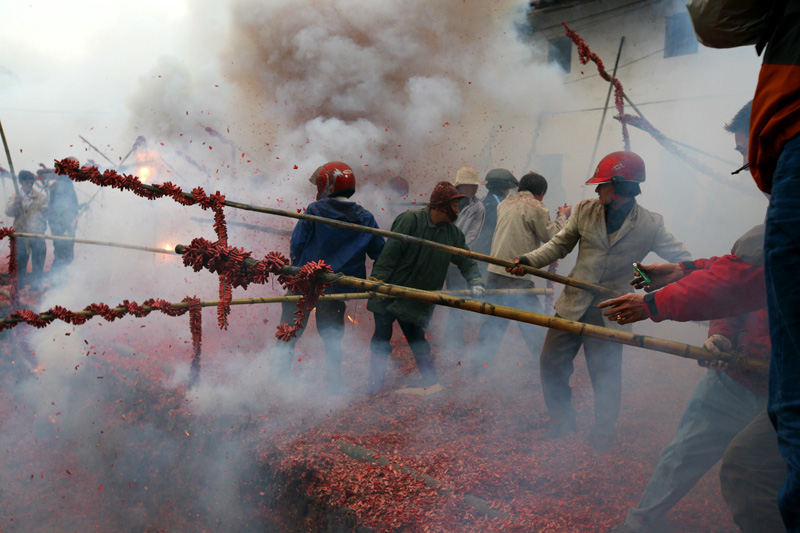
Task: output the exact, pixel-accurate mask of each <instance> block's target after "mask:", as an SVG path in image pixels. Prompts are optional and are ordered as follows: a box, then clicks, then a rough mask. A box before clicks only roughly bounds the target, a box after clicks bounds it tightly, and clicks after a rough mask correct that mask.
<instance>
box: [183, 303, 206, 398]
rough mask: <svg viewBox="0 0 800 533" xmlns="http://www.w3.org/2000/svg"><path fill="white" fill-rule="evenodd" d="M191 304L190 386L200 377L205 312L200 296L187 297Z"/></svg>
mask: <svg viewBox="0 0 800 533" xmlns="http://www.w3.org/2000/svg"><path fill="white" fill-rule="evenodd" d="M183 301H184V302H187V303H188V304H189V331H190V332H191V334H192V364H191V366H190V370H189V387H191V386H192V385H194V384H195V383H197V381H198V380H199V379H200V348H201V346H202V344H203V313H202V309H203V308H202V307H201V306H200V298H198V297H197V296H194V297H191V298H190V297H188V296H187V297H186V298H184V299H183Z"/></svg>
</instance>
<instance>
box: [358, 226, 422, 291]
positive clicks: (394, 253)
mask: <svg viewBox="0 0 800 533" xmlns="http://www.w3.org/2000/svg"><path fill="white" fill-rule="evenodd" d="M414 217H415V214H414V213H413V212H412V211H406V212H405V213H401V214H400V215H398V216H397V218H395V219H394V222H392V231H393V232H395V233H402V234H404V235H414V230H415V228H416V219H415V218H414ZM411 246H412V245H410V244H408V243H405V242H402V241H399V240H397V239H387V241H386V245H385V246H384V247H383V250H382V251H381V255H380V256H379V257H378V259H377V260H376V261H375V264H374V265H372V273H371V274H370V276H369V279H372V280H376V281H383V282H386V281H388V280H389V279H391V276H392V272H394V269H395V268H396V267H397V265H398V264H399V263H400V261H401V260H402V258H403V256H404V255H405V254H406V253H407V252H408V251H409V248H411ZM413 246H419V245H418V244H415V245H413Z"/></svg>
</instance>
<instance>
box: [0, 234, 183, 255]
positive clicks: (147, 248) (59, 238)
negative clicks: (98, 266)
mask: <svg viewBox="0 0 800 533" xmlns="http://www.w3.org/2000/svg"><path fill="white" fill-rule="evenodd" d="M12 235H15V236H17V237H22V238H23V239H47V240H48V241H67V242H76V243H79V244H93V245H96V246H110V247H111V248H126V249H128V250H141V251H143V252H153V253H156V254H174V253H175V252H174V251H173V250H167V249H165V248H153V247H152V246H138V245H136V244H125V243H122V242H111V241H93V240H90V239H78V238H76V237H62V236H59V235H45V234H43V233H25V232H21V231H15V232H14V233H12Z"/></svg>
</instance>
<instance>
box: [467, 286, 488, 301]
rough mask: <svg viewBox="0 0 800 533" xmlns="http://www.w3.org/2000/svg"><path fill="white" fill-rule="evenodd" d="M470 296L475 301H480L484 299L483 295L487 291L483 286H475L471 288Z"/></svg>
mask: <svg viewBox="0 0 800 533" xmlns="http://www.w3.org/2000/svg"><path fill="white" fill-rule="evenodd" d="M470 294H471V296H472V298H473V299H474V300H480V299H482V298H483V295H484V294H486V290H485V289H484V288H483V285H473V286H472V287H471V288H470Z"/></svg>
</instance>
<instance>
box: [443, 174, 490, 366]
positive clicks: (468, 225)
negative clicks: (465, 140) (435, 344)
mask: <svg viewBox="0 0 800 533" xmlns="http://www.w3.org/2000/svg"><path fill="white" fill-rule="evenodd" d="M480 185H486V181H481V179H480V178H479V177H478V171H477V170H475V169H474V168H472V167H461V168H460V169H458V172H456V181H455V183H453V186H455V188H456V190H457V191H458V193H459V194H463V195H464V198H462V199H461V201H460V202H459V203H458V218H457V219H456V221H455V222H454V224H455V226H456V227H457V228H458V229H460V230H461V232H462V233H463V234H464V238H465V239H466V245H467V249H468V250H475V243H476V242H477V241H478V237H479V236H480V234H481V230H482V229H483V222H484V220H485V219H486V207H484V205H483V202H481V201H480V200H479V199H478V197H477V196H475V195H476V194H477V193H478V187H479V186H480ZM446 286H447V290H449V291H460V290H465V289H466V288H467V283H466V282H465V281H464V278H463V276H461V273H460V272H459V270H458V268H457V267H456V266H455V265H450V267H449V268H448V269H447V279H446ZM471 314H472V313H468V312H466V311H461V310H459V309H450V310H449V312H448V316H447V326H446V327H445V333H444V338H443V340H444V346H445V350H455V349H460V348H461V347H462V346H463V344H464V323H465V321H469V320H470V319H471V318H472V317H471V316H470V315H471Z"/></svg>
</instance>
